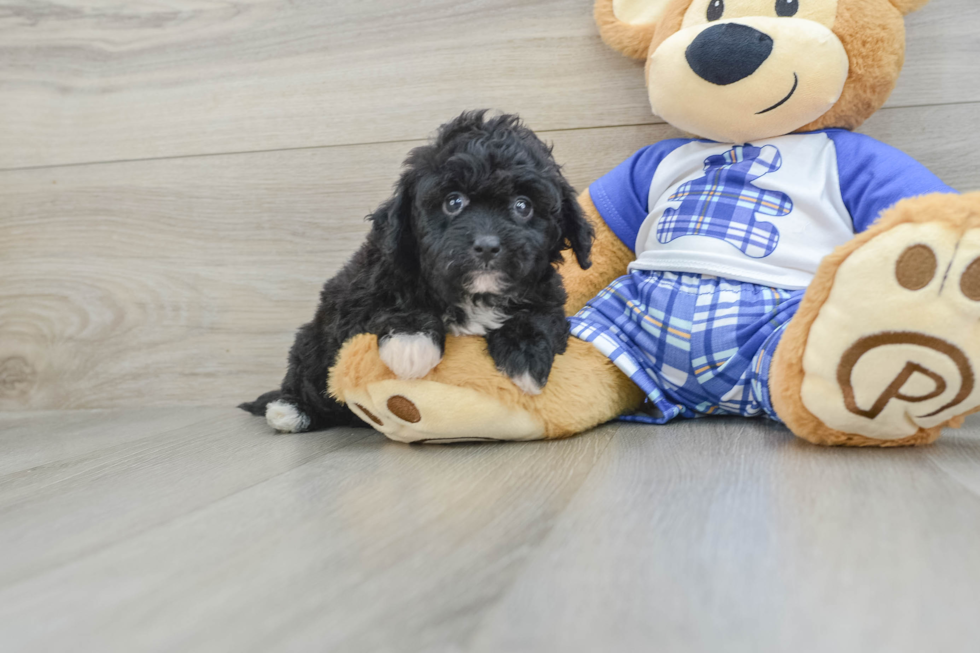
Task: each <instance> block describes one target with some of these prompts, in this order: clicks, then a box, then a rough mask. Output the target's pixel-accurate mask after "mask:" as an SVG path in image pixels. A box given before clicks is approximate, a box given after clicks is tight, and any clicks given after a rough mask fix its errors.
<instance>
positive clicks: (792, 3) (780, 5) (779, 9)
mask: <svg viewBox="0 0 980 653" xmlns="http://www.w3.org/2000/svg"><path fill="white" fill-rule="evenodd" d="M799 10H800V0H776V15H777V16H783V17H786V18H788V17H789V16H795V15H796V12H798V11H799Z"/></svg>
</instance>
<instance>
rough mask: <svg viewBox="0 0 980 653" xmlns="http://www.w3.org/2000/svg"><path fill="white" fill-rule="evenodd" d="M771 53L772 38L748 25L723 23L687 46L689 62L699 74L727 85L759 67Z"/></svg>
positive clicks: (713, 81)
mask: <svg viewBox="0 0 980 653" xmlns="http://www.w3.org/2000/svg"><path fill="white" fill-rule="evenodd" d="M771 53H772V38H771V37H769V35H767V34H763V33H762V32H760V31H759V30H757V29H753V28H751V27H749V26H748V25H739V24H738V23H724V24H722V25H715V26H714V27H709V28H708V29H706V30H704V31H703V32H701V33H700V34H698V37H697V38H696V39H694V42H693V43H691V45H689V46H688V48H687V63H688V64H689V65H690V66H691V70H693V71H694V72H695V73H697V74H698V77H700V78H701V79H704V80H705V81H708V82H711V83H712V84H717V85H718V86H727V85H728V84H734V83H735V82H737V81H740V80H743V79H745V78H746V77H748V76H749V75H751V74H752V73H754V72H755V71H757V70H758V69H759V66H761V65H762V64H763V63H764V62H765V60H766V59H768V58H769V55H770V54H771Z"/></svg>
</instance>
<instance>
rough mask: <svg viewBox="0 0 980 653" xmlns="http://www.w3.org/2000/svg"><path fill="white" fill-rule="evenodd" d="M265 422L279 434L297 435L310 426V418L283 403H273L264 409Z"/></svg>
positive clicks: (290, 405)
mask: <svg viewBox="0 0 980 653" xmlns="http://www.w3.org/2000/svg"><path fill="white" fill-rule="evenodd" d="M265 421H267V422H268V423H269V426H271V427H272V428H274V429H275V430H277V431H279V432H280V433H299V432H301V431H305V430H306V429H307V427H309V425H310V418H309V417H308V416H307V415H305V414H303V413H301V412H300V410H299V409H298V408H297V407H296V406H294V405H292V404H290V403H287V402H285V401H273V402H272V403H271V404H269V405H268V406H266V407H265Z"/></svg>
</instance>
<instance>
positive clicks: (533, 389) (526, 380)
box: [510, 372, 543, 395]
mask: <svg viewBox="0 0 980 653" xmlns="http://www.w3.org/2000/svg"><path fill="white" fill-rule="evenodd" d="M510 380H511V381H513V382H514V385H516V386H517V387H518V388H520V389H521V391H522V392H523V393H524V394H526V395H539V394H541V390H542V389H543V388H542V386H540V385H538V382H537V381H535V380H534V379H532V378H531V375H530V373H528V372H524V374H520V375H518V376H512V377H510Z"/></svg>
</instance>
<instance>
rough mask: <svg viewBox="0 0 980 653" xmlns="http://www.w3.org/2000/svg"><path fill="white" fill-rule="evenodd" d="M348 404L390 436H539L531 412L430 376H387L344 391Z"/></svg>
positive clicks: (446, 439) (432, 439)
mask: <svg viewBox="0 0 980 653" xmlns="http://www.w3.org/2000/svg"><path fill="white" fill-rule="evenodd" d="M346 398H347V402H348V406H350V408H351V410H353V411H354V412H355V413H356V414H357V415H358V416H359V417H360V418H361V419H363V420H364V421H365V422H367V423H369V424H371V425H372V426H374V427H375V428H376V429H377V430H379V431H381V432H382V433H384V434H385V435H386V436H388V437H389V438H391V439H392V440H397V441H399V442H416V443H422V442H425V443H439V444H447V443H452V442H484V441H500V440H539V439H541V438H543V437H544V425H543V423H542V422H541V420H540V419H539V418H538V417H537V416H535V415H534V414H532V413H530V412H527V411H524V410H521V409H519V408H510V407H508V406H505V405H504V404H503V403H501V402H499V401H497V400H496V399H494V398H493V397H488V396H487V395H485V394H482V393H480V392H477V391H476V390H472V389H470V388H461V387H457V386H452V385H446V384H443V383H435V382H433V381H420V380H415V381H405V380H387V381H379V382H377V383H371V384H368V385H367V387H365V388H361V389H357V390H354V391H348V392H347V393H346Z"/></svg>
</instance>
